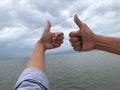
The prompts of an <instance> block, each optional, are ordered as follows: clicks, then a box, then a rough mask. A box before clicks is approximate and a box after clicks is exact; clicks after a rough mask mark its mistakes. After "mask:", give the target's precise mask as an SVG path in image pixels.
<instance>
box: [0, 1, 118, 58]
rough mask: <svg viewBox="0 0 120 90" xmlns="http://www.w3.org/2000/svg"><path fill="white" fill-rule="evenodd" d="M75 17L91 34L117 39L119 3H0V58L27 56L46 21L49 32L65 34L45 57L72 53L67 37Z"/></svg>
mask: <svg viewBox="0 0 120 90" xmlns="http://www.w3.org/2000/svg"><path fill="white" fill-rule="evenodd" d="M75 13H77V14H78V16H79V18H80V19H81V20H82V21H84V22H85V23H87V24H88V26H89V27H90V28H91V29H92V30H93V32H95V33H97V34H101V35H109V36H117V37H120V1H119V0H0V58H3V57H7V58H8V57H27V56H30V54H31V53H32V50H33V47H34V45H35V43H36V41H37V40H38V39H39V38H40V36H41V34H42V32H43V29H44V27H45V25H46V21H47V19H49V20H51V22H52V29H51V31H53V32H55V31H62V32H64V34H65V40H64V44H63V45H62V46H61V47H60V48H58V49H55V50H50V51H49V52H48V53H60V52H64V51H69V50H72V47H71V45H70V43H69V37H68V33H69V32H70V31H72V30H77V26H76V25H75V23H74V21H73V15H74V14H75Z"/></svg>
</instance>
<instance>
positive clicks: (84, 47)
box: [69, 15, 120, 55]
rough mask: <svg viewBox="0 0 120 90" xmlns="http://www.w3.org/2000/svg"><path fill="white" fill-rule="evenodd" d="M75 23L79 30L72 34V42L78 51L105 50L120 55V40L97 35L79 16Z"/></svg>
mask: <svg viewBox="0 0 120 90" xmlns="http://www.w3.org/2000/svg"><path fill="white" fill-rule="evenodd" d="M74 21H75V23H76V24H77V25H78V27H79V30H78V31H73V32H70V34H69V36H70V42H71V44H72V46H73V48H74V50H76V51H89V50H94V49H98V50H103V51H107V52H111V53H115V54H119V55H120V38H115V37H108V36H101V35H96V34H94V33H93V32H92V30H91V29H90V28H89V27H88V26H87V25H86V24H85V23H83V22H82V21H80V20H79V18H78V17H77V15H75V16H74Z"/></svg>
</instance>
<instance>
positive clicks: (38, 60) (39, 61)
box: [26, 42, 45, 71]
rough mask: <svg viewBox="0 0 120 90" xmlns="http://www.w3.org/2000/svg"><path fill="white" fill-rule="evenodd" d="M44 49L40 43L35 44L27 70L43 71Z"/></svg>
mask: <svg viewBox="0 0 120 90" xmlns="http://www.w3.org/2000/svg"><path fill="white" fill-rule="evenodd" d="M44 53H45V49H44V46H43V45H42V43H41V42H37V43H36V45H35V48H34V51H33V54H32V56H31V58H30V60H29V61H28V63H27V66H26V67H27V68H38V69H40V70H42V71H45V55H44Z"/></svg>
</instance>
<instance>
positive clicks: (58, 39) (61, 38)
mask: <svg viewBox="0 0 120 90" xmlns="http://www.w3.org/2000/svg"><path fill="white" fill-rule="evenodd" d="M63 39H64V37H63V36H59V37H57V38H55V39H54V41H61V40H63Z"/></svg>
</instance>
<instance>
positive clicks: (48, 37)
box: [26, 21, 64, 71]
mask: <svg viewBox="0 0 120 90" xmlns="http://www.w3.org/2000/svg"><path fill="white" fill-rule="evenodd" d="M50 28H51V23H50V21H48V24H47V26H46V28H45V30H44V32H43V34H42V36H41V38H40V40H39V41H38V42H37V43H36V45H35V48H34V51H33V54H32V56H31V58H30V60H29V61H28V64H27V66H26V67H27V68H30V67H32V68H38V69H40V70H42V71H45V54H44V53H45V51H46V50H47V49H53V48H57V47H59V46H60V45H61V44H62V43H63V38H64V37H63V33H62V32H55V33H52V32H50Z"/></svg>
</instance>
